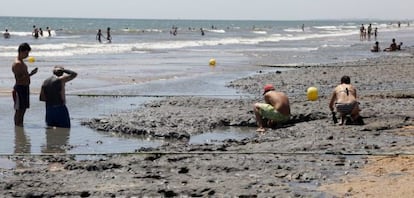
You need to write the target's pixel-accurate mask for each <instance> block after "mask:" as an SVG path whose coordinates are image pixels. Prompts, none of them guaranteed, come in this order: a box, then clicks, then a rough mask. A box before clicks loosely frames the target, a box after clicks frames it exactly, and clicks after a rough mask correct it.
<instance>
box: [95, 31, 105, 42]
mask: <svg viewBox="0 0 414 198" xmlns="http://www.w3.org/2000/svg"><path fill="white" fill-rule="evenodd" d="M102 37H104V36H103V34H102V30H101V29H99V30H98V33H97V34H96V40H98V41H99V43H102Z"/></svg>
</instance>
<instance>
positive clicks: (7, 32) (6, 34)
mask: <svg viewBox="0 0 414 198" xmlns="http://www.w3.org/2000/svg"><path fill="white" fill-rule="evenodd" d="M3 37H4V38H5V39H8V38H10V33H9V30H8V29H6V31H5V32H4V33H3Z"/></svg>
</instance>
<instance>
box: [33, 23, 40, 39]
mask: <svg viewBox="0 0 414 198" xmlns="http://www.w3.org/2000/svg"><path fill="white" fill-rule="evenodd" d="M32 36H33V37H34V38H35V39H37V38H39V29H37V28H36V26H35V25H34V26H33V32H32Z"/></svg>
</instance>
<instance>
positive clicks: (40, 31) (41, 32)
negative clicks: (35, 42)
mask: <svg viewBox="0 0 414 198" xmlns="http://www.w3.org/2000/svg"><path fill="white" fill-rule="evenodd" d="M39 35H40V36H41V37H43V30H42V28H39Z"/></svg>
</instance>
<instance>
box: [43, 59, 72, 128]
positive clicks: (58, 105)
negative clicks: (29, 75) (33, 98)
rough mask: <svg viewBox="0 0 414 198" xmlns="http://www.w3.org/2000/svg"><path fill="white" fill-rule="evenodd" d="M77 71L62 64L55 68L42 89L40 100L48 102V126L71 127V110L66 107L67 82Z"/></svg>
mask: <svg viewBox="0 0 414 198" xmlns="http://www.w3.org/2000/svg"><path fill="white" fill-rule="evenodd" d="M76 76H77V73H76V72H74V71H71V70H68V69H64V68H63V67H61V66H55V67H54V68H53V76H51V77H49V78H47V79H46V80H45V81H44V82H43V85H42V89H41V90H40V98H39V99H40V101H44V102H46V124H47V126H48V127H61V128H70V118H69V111H68V109H67V107H66V96H65V84H66V83H67V82H69V81H71V80H73V79H74V78H75V77H76Z"/></svg>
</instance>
